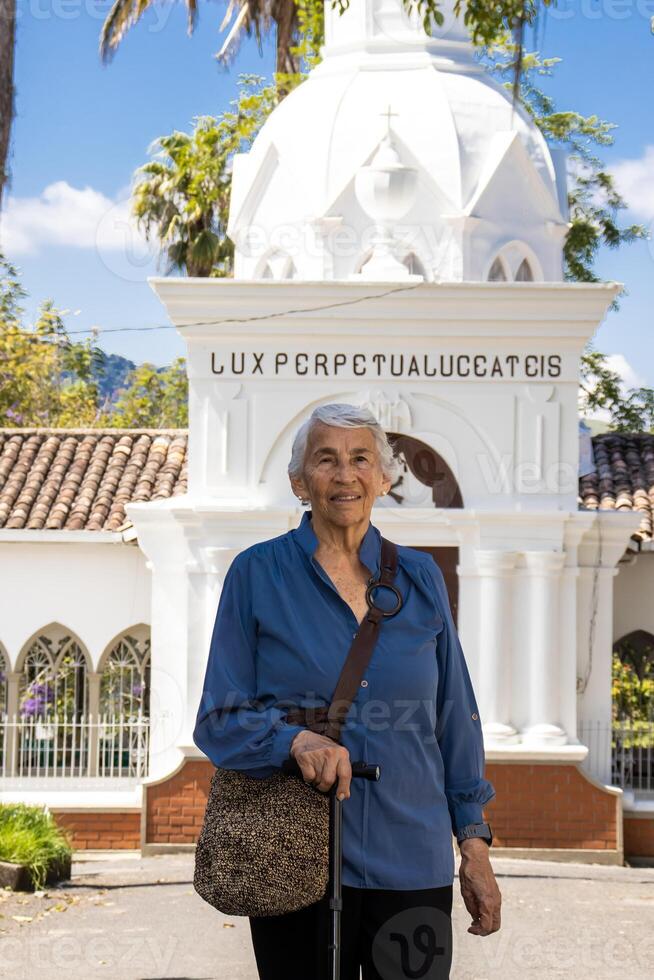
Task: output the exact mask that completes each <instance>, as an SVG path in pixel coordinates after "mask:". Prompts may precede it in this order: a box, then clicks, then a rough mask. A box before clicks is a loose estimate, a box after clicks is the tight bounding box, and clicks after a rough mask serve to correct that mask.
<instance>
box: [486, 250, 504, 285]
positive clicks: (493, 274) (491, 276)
mask: <svg viewBox="0 0 654 980" xmlns="http://www.w3.org/2000/svg"><path fill="white" fill-rule="evenodd" d="M506 280H507V276H506V270H505V268H504V264H503V262H502V260H501V258H500V257H499V255H498V257H497V258H496V259H495V261H494V262H493V264H492V266H491V267H490V272H489V273H488V281H489V282H506Z"/></svg>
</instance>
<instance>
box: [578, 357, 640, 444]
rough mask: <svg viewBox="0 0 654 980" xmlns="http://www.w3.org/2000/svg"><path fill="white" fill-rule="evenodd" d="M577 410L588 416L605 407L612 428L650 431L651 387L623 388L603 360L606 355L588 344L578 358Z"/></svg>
mask: <svg viewBox="0 0 654 980" xmlns="http://www.w3.org/2000/svg"><path fill="white" fill-rule="evenodd" d="M580 373H581V378H580V384H579V411H580V413H581V414H582V415H590V416H592V414H593V412H596V411H598V410H603V411H607V412H608V413H609V416H610V426H611V429H612V430H613V431H615V432H654V390H653V389H652V388H627V389H626V390H625V385H624V382H623V380H622V378H621V376H620V375H619V374H618V372H617V371H613V370H612V369H611V368H610V367H609V366H608V364H607V355H606V354H601V353H600V352H599V351H597V350H595V349H594V348H593V346H592V345H591V344H588V345H587V347H586V350H585V351H584V353H583V355H582V358H581V372H580Z"/></svg>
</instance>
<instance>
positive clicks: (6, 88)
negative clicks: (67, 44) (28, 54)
mask: <svg viewBox="0 0 654 980" xmlns="http://www.w3.org/2000/svg"><path fill="white" fill-rule="evenodd" d="M15 38H16V0H0V207H2V194H3V191H4V189H5V184H6V183H7V181H8V179H9V174H8V171H7V158H8V156H9V140H10V137H11V124H12V121H13V118H14V43H15Z"/></svg>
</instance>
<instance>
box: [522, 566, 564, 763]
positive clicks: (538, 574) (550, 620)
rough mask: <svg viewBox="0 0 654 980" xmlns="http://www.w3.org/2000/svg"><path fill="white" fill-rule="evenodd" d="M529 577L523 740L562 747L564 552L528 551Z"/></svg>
mask: <svg viewBox="0 0 654 980" xmlns="http://www.w3.org/2000/svg"><path fill="white" fill-rule="evenodd" d="M524 555H525V562H526V565H527V573H528V575H529V579H530V581H529V593H530V601H529V620H528V633H527V636H526V637H525V652H526V654H528V657H529V664H528V667H529V670H528V677H529V682H528V690H527V692H526V697H527V699H528V719H529V720H528V723H527V725H526V726H525V727H524V729H523V731H522V740H523V742H525V743H528V744H534V745H543V744H549V745H551V744H554V745H563V744H565V742H567V735H566V733H565V731H564V730H563V728H562V727H561V724H560V704H559V685H560V673H561V671H560V652H561V651H560V647H561V635H560V634H561V630H560V588H561V573H562V570H563V566H564V563H565V554H564V552H562V551H526V552H525V553H524Z"/></svg>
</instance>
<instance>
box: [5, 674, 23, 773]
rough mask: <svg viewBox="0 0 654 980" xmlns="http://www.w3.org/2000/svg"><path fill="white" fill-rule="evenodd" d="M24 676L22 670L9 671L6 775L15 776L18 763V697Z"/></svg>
mask: <svg viewBox="0 0 654 980" xmlns="http://www.w3.org/2000/svg"><path fill="white" fill-rule="evenodd" d="M22 676H23V674H22V672H21V671H16V670H10V671H8V673H7V721H8V722H9V726H8V728H7V731H6V733H5V737H6V741H5V746H4V756H5V757H4V773H3V774H4V775H5V776H15V775H16V769H17V765H18V728H17V722H18V721H19V718H18V699H19V695H20V680H21V677H22Z"/></svg>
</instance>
